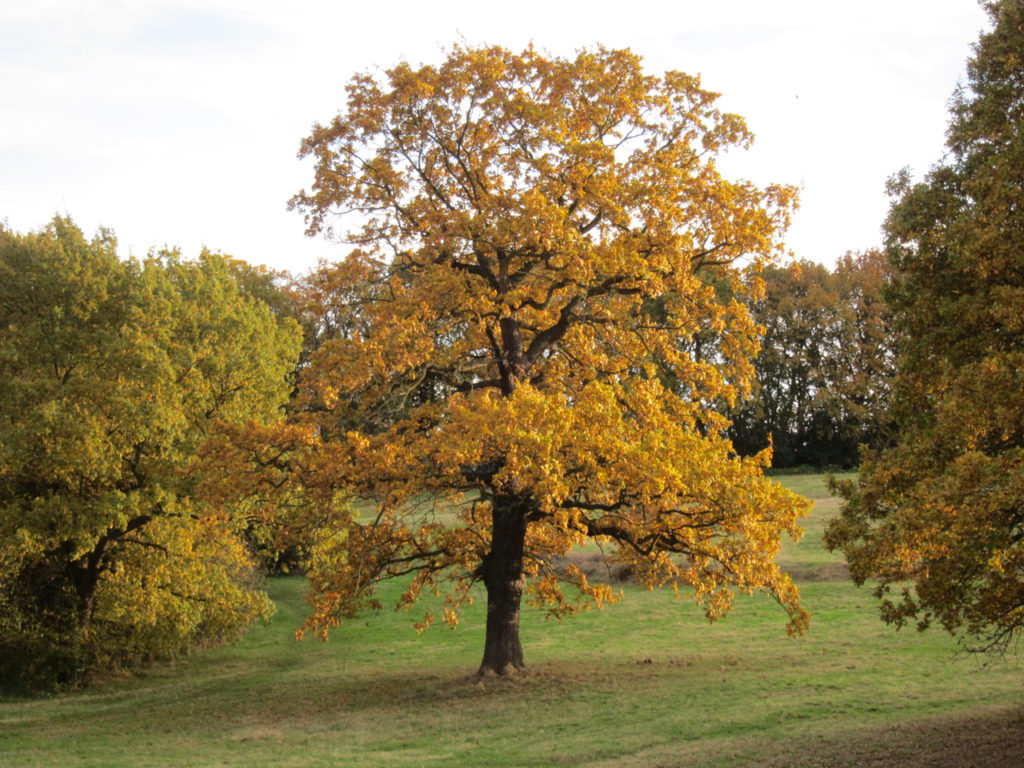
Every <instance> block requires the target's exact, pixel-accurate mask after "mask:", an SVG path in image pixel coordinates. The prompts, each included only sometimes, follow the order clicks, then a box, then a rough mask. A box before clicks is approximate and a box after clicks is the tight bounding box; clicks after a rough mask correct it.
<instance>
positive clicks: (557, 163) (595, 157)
mask: <svg viewBox="0 0 1024 768" xmlns="http://www.w3.org/2000/svg"><path fill="white" fill-rule="evenodd" d="M347 93H348V97H347V102H346V105H345V108H344V110H343V111H342V112H341V113H340V114H339V115H338V116H337V117H336V118H335V119H333V120H331V121H330V122H328V123H327V124H325V125H317V126H315V127H314V129H313V131H312V133H311V135H310V136H309V137H308V138H307V139H305V141H304V142H303V144H302V155H303V156H307V157H311V158H313V160H314V161H315V179H314V182H313V185H312V187H311V188H310V189H309V190H308V191H303V192H300V193H299V194H298V195H296V196H295V197H294V199H293V200H292V205H293V207H294V208H296V209H298V210H300V211H303V212H304V213H305V216H306V221H307V223H308V228H309V233H310V234H311V235H315V234H318V233H326V234H328V235H332V234H342V233H344V234H345V235H346V236H347V238H348V239H349V240H350V241H351V242H353V243H354V244H355V245H356V246H357V250H355V251H353V252H352V253H351V255H350V256H348V258H347V259H345V260H344V261H343V262H341V263H340V264H337V265H335V266H334V267H332V268H330V269H329V270H328V274H325V275H321V277H320V278H319V279H320V280H321V282H322V284H324V285H327V282H328V281H329V283H330V290H329V291H328V292H327V293H326V294H325V295H327V296H341V297H344V300H343V301H340V302H336V303H335V305H334V310H332V311H334V312H335V315H336V317H335V320H334V327H335V328H337V329H338V332H337V333H336V334H334V335H333V336H332V337H331V338H329V339H328V340H326V341H325V342H324V343H323V345H322V346H321V347H320V348H319V350H318V351H317V352H316V353H315V354H314V355H313V356H312V359H311V362H310V365H309V366H308V368H307V369H306V371H305V372H304V375H303V379H302V382H301V385H300V394H299V400H298V403H297V412H298V415H297V416H296V419H295V425H294V428H293V442H292V443H291V444H290V445H289V446H288V447H289V448H290V450H291V454H290V455H291V458H290V459H289V460H288V462H289V463H288V466H289V467H290V469H291V471H293V472H294V473H296V476H297V477H299V478H300V479H301V482H302V485H303V487H304V488H305V490H306V493H307V494H311V495H312V496H316V495H317V494H319V495H320V498H322V499H323V501H324V502H325V503H328V502H330V501H331V500H332V499H336V498H337V497H338V495H339V494H347V495H349V496H351V497H356V498H358V499H360V500H361V502H362V507H361V509H362V513H361V514H356V512H350V513H349V514H348V517H347V518H345V519H340V518H339V520H338V524H339V525H340V526H343V527H342V528H341V531H340V535H339V537H338V545H337V547H334V548H331V547H326V548H324V550H323V551H322V561H321V562H320V563H319V564H317V563H314V567H313V570H312V571H311V583H312V585H313V588H314V591H315V611H314V614H313V616H312V617H311V619H310V621H309V627H310V628H312V629H314V630H317V631H319V632H322V633H325V632H326V631H327V629H328V628H329V627H330V626H332V625H333V624H334V623H336V622H337V620H338V617H339V615H351V614H352V613H354V612H355V611H357V610H359V609H360V608H361V607H364V606H366V605H370V604H374V602H373V601H374V598H373V597H372V588H373V586H374V584H375V583H377V582H379V581H380V580H382V579H385V578H389V577H393V576H400V575H403V574H405V575H408V576H409V577H410V578H411V582H410V585H409V588H408V590H407V592H406V593H405V595H404V597H403V602H405V603H411V602H412V601H414V600H415V598H416V597H417V596H418V595H419V594H420V593H421V592H422V591H423V590H425V589H436V588H440V586H441V584H442V580H443V579H451V582H450V583H451V585H452V587H451V589H450V590H449V591H448V592H447V595H448V599H447V603H446V610H445V618H446V619H447V620H448V621H450V622H454V621H455V620H456V613H455V611H456V609H457V608H458V606H459V605H460V604H461V603H462V602H463V601H464V600H465V599H467V597H468V595H469V592H468V590H469V587H470V585H471V584H472V583H473V582H474V581H481V582H482V583H483V585H484V586H485V588H486V592H487V628H486V640H485V648H484V654H483V660H482V663H481V667H480V670H481V673H489V672H497V673H505V672H508V671H512V670H515V669H518V668H520V667H522V666H523V652H522V647H521V644H520V640H519V630H518V627H519V611H520V602H521V597H522V596H523V594H524V592H525V593H527V594H529V595H532V598H533V599H534V600H536V601H537V602H539V603H541V604H544V605H547V606H548V607H549V608H550V609H551V610H552V612H553V613H555V614H559V615H561V614H564V613H569V612H572V611H573V610H576V609H577V608H579V607H580V605H582V604H590V603H595V602H596V603H598V604H600V603H602V602H605V601H607V600H609V599H611V598H612V597H613V594H612V592H611V590H610V588H609V587H607V586H605V585H599V584H592V583H590V582H589V581H588V580H587V579H586V577H585V576H584V575H583V574H582V573H581V572H580V571H579V570H578V569H576V568H574V567H572V566H571V565H569V566H568V567H565V568H559V567H558V564H559V563H560V562H562V561H561V560H560V559H559V556H561V555H564V554H566V553H567V552H569V551H570V550H571V549H572V548H573V547H574V546H577V545H581V544H583V543H584V542H585V541H587V540H588V539H596V540H598V541H602V542H606V543H609V545H614V553H615V554H614V557H615V558H616V559H618V560H620V561H622V562H623V563H626V564H628V566H629V567H630V568H631V569H632V570H633V573H634V574H635V575H636V577H637V578H638V579H639V580H640V581H641V582H642V583H644V584H647V585H649V586H655V585H672V586H673V587H676V588H686V589H692V590H694V591H695V593H696V596H697V598H698V599H699V600H700V601H702V602H703V603H704V604H705V605H706V610H707V614H708V616H709V617H710V618H717V617H720V616H722V615H723V614H724V613H725V612H726V611H727V610H728V608H729V606H730V600H731V597H732V590H733V589H739V590H741V591H744V592H748V591H752V590H766V591H767V592H769V593H771V594H772V595H774V596H775V598H776V599H777V600H778V601H779V602H780V603H781V605H782V606H783V607H784V609H785V610H786V611H787V612H788V613H789V616H790V619H791V625H790V626H791V629H793V630H794V631H800V630H802V629H803V628H804V627H805V625H806V623H807V614H806V613H805V611H804V610H803V609H802V608H801V606H800V604H799V602H798V595H797V590H796V588H795V587H794V585H793V584H792V583H791V581H790V579H789V578H788V577H787V576H786V575H785V574H784V573H782V572H781V571H780V569H779V568H778V566H777V565H776V564H775V562H774V555H775V552H776V550H777V547H778V544H779V539H780V536H781V534H782V533H788V534H790V535H793V536H796V535H798V533H799V529H798V528H797V527H796V520H797V518H798V516H799V515H800V514H802V513H803V512H804V511H805V509H806V504H805V502H804V501H803V500H801V499H799V498H798V497H796V496H794V495H793V494H791V493H789V492H787V491H785V490H784V489H782V488H781V487H779V486H778V485H775V484H773V483H771V482H769V481H768V480H766V479H765V478H764V477H763V476H762V468H763V466H764V465H765V464H766V463H767V462H768V461H769V458H768V456H767V455H766V454H762V455H759V456H757V457H754V458H750V459H740V458H738V457H737V456H736V455H735V452H734V451H733V449H732V446H731V444H730V442H729V440H728V439H727V438H726V436H725V430H726V428H727V426H728V422H727V420H726V419H725V418H724V417H722V416H721V415H720V414H718V413H716V412H715V411H714V410H713V409H712V408H711V407H710V404H711V403H714V402H716V401H719V400H721V399H725V400H729V401H732V400H734V399H735V398H736V397H738V396H739V395H740V394H742V393H744V392H745V391H746V390H747V388H748V386H749V379H750V374H751V365H750V357H751V355H752V354H753V352H754V350H755V348H756V338H755V336H756V334H755V331H756V328H755V325H754V323H753V322H752V321H751V319H750V316H749V314H748V313H747V311H746V310H745V308H744V306H743V304H742V303H741V302H740V301H737V300H731V301H727V302H723V301H720V300H719V295H718V294H717V293H716V291H715V288H714V283H716V282H717V283H729V284H734V285H733V287H734V290H736V291H742V290H744V289H743V281H742V280H740V279H739V273H740V271H741V270H740V265H741V264H743V265H747V264H749V263H751V262H762V261H767V260H769V259H771V258H773V257H774V256H775V255H776V254H777V253H778V252H779V250H780V236H781V233H782V231H783V230H784V228H785V226H786V224H787V221H788V217H789V212H790V209H791V206H792V204H793V199H794V192H793V190H792V189H790V188H787V187H783V186H769V187H766V188H764V189H759V188H757V187H756V186H754V185H753V184H751V183H748V182H743V181H730V180H727V179H725V178H723V177H722V176H721V175H720V174H719V172H718V169H717V167H716V164H715V158H716V156H717V155H718V154H720V153H721V152H723V151H725V150H727V149H728V148H730V147H745V146H746V145H747V144H748V143H749V142H750V140H751V137H750V134H749V133H748V131H747V129H746V127H745V125H744V123H743V121H742V120H741V119H740V118H739V117H736V116H735V115H731V114H725V113H722V112H720V111H718V110H717V109H716V108H715V98H716V96H715V94H712V93H709V92H708V91H705V90H703V89H702V88H701V87H700V83H699V81H698V80H697V78H694V77H690V76H688V75H685V74H682V73H680V72H667V73H666V74H665V75H664V76H661V77H656V76H651V75H648V74H645V73H644V72H643V71H642V68H641V63H640V60H639V58H638V57H637V56H635V55H633V54H631V53H630V52H628V51H622V50H605V49H598V50H596V51H584V52H581V53H579V54H578V55H577V56H576V57H575V58H570V59H562V58H554V57H547V56H544V55H541V54H540V53H538V52H536V51H534V50H532V49H528V50H526V51H524V52H523V53H521V54H513V53H511V52H509V51H506V50H503V49H501V48H462V47H456V48H455V49H453V50H452V51H451V52H450V54H449V55H448V57H447V59H446V60H445V61H444V62H443V63H442V64H441V65H440V66H436V67H434V66H423V67H420V68H413V67H411V66H409V65H408V64H400V65H399V66H397V67H395V68H393V69H391V70H388V71H387V72H386V73H385V76H384V77H383V78H382V79H380V80H378V79H377V78H375V77H374V76H372V75H360V76H357V77H355V78H353V80H352V81H351V82H350V83H349V85H348V88H347ZM347 214H352V216H351V217H349V218H348V219H346V218H344V217H345V216H346V215H347ZM346 222H350V228H349V229H348V230H347V231H345V230H344V229H343V228H341V229H339V227H341V226H343V225H344V224H345V223H346ZM707 326H712V327H714V328H715V329H717V330H718V331H720V335H721V344H720V349H719V351H718V353H716V354H715V355H712V356H707V357H705V356H701V357H697V356H694V355H692V354H690V351H691V349H692V346H691V345H690V343H689V342H690V341H691V340H692V338H693V336H694V334H696V333H697V332H698V331H699V330H700V329H701V328H704V327H707ZM669 380H671V381H673V382H684V383H685V386H682V387H673V386H669V385H668V384H667V383H666V382H667V381H669ZM236 445H237V443H236ZM253 453H254V456H256V454H257V453H258V452H257V451H255V450H254V452H253ZM282 456H283V454H280V453H278V454H274V455H273V456H268V455H266V454H263V455H262V466H271V465H272V466H273V468H274V471H279V470H280V469H281V467H282V464H281V462H282V461H283V460H284V459H282ZM256 457H257V458H259V457H258V456H256ZM271 459H273V461H271ZM352 509H356V510H358V509H360V506H359V505H355V506H353V507H352ZM560 582H568V583H569V584H571V586H572V590H570V591H569V592H568V593H567V592H566V591H564V590H563V589H562V588H561V587H560V586H559V585H560ZM430 618H431V617H428V621H429V619H430Z"/></svg>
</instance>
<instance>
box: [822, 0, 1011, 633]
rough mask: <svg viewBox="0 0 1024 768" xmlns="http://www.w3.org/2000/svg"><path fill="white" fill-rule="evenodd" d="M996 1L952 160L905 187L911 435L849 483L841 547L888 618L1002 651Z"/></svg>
mask: <svg viewBox="0 0 1024 768" xmlns="http://www.w3.org/2000/svg"><path fill="white" fill-rule="evenodd" d="M986 8H987V11H988V13H989V15H990V18H991V21H992V23H993V28H992V30H991V31H990V32H988V33H986V34H983V35H982V36H981V38H980V40H979V42H978V43H977V45H976V46H975V49H974V56H973V58H972V59H971V60H970V61H969V63H968V87H966V88H964V89H962V90H961V91H959V92H958V93H957V95H956V97H955V99H954V101H953V103H952V107H951V120H950V125H949V130H948V132H947V137H948V140H947V146H948V149H949V154H948V156H947V158H946V159H945V160H944V161H943V162H942V163H940V164H939V165H937V166H935V167H934V168H933V169H932V170H931V171H930V172H929V173H928V175H927V176H926V178H925V179H924V181H923V182H920V183H916V184H915V183H912V182H911V180H910V177H909V174H907V173H902V174H900V175H899V176H898V177H896V178H895V179H894V181H893V184H892V192H893V194H894V198H895V199H894V202H893V205H892V208H891V211H890V214H889V217H888V220H887V221H886V236H887V237H886V241H887V257H888V260H889V264H890V268H891V270H892V276H891V279H890V283H889V286H888V289H887V300H888V302H889V304H890V306H891V308H892V311H893V313H894V315H895V319H896V323H897V328H898V331H899V333H900V348H899V352H900V354H899V358H898V370H897V377H896V380H895V384H894V402H895V405H894V413H895V418H896V421H897V425H898V427H899V436H898V441H897V444H896V445H895V446H894V447H892V448H891V449H888V450H884V451H881V452H879V453H877V454H874V455H871V456H870V457H869V458H868V459H867V460H866V461H865V463H864V465H863V466H862V468H861V470H860V474H859V477H858V482H857V484H856V485H853V484H848V485H846V486H844V488H843V495H844V496H845V499H846V501H845V505H844V507H843V511H842V515H841V517H840V518H839V519H838V520H837V521H836V522H835V523H833V524H832V526H831V527H830V529H829V531H828V543H829V546H831V547H833V548H841V549H842V550H843V551H844V552H845V554H846V556H847V559H848V560H849V562H850V568H851V572H852V574H853V577H854V579H855V580H856V581H857V582H858V583H863V582H865V581H866V580H867V579H870V578H875V579H878V582H877V583H878V586H877V588H876V593H877V595H878V596H879V597H880V598H881V599H882V616H883V618H884V619H885V620H886V621H889V622H893V623H895V624H896V625H897V626H902V625H903V624H905V623H906V622H909V621H916V622H917V625H918V627H919V628H921V629H923V628H925V627H927V626H929V625H930V624H932V623H933V622H937V623H938V624H940V625H941V626H942V627H944V628H945V629H946V630H948V631H949V632H951V633H957V634H960V635H961V639H962V641H963V642H964V643H965V644H966V645H968V646H969V647H972V648H975V649H999V648H1006V647H1007V645H1008V644H1009V643H1010V642H1011V641H1012V640H1013V639H1014V638H1016V637H1018V636H1019V634H1020V631H1021V628H1022V626H1024V578H1022V574H1024V544H1022V542H1024V377H1022V375H1021V372H1022V371H1024V211H1022V208H1021V200H1024V152H1022V148H1024V57H1022V55H1021V52H1022V51H1024V4H1022V3H1021V2H1020V1H1019V0H1015V1H1014V2H1000V3H989V4H987V5H986Z"/></svg>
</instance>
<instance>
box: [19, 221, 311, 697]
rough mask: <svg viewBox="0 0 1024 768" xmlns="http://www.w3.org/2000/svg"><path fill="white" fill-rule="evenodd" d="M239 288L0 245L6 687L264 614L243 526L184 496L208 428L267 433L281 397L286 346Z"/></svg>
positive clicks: (289, 358) (107, 248)
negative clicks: (230, 425) (222, 423)
mask: <svg viewBox="0 0 1024 768" xmlns="http://www.w3.org/2000/svg"><path fill="white" fill-rule="evenodd" d="M248 273H250V270H243V269H241V267H240V265H239V264H238V262H234V261H232V260H229V259H226V258H224V257H221V256H218V255H214V254H210V253H205V252H204V253H203V254H202V255H201V257H200V259H199V260H198V261H196V262H187V261H183V260H181V259H180V258H179V257H178V255H177V254H174V253H161V254H154V255H152V256H150V257H148V258H146V259H143V260H134V259H130V260H121V259H119V258H118V255H117V252H116V241H115V239H114V237H113V235H112V233H110V232H107V231H102V232H100V233H99V234H98V235H97V236H96V237H95V238H94V239H92V240H87V239H86V238H85V237H84V236H83V235H82V232H81V231H80V230H79V229H78V228H77V227H76V226H75V225H74V224H73V223H72V222H71V221H70V220H68V219H65V218H56V219H54V221H53V222H52V223H51V224H50V225H49V226H48V227H46V228H45V229H43V230H41V231H40V232H37V233H32V234H28V235H20V234H18V233H15V232H11V231H8V230H2V231H0V326H2V327H3V329H4V333H3V336H2V340H0V419H2V422H3V429H2V430H0V673H2V678H3V680H4V681H5V682H8V683H20V684H28V685H71V684H75V683H77V682H80V681H81V680H82V679H83V678H84V677H85V676H87V675H88V674H90V673H91V672H94V671H97V670H102V669H107V668H111V667H118V666H122V665H126V664H130V663H132V662H133V661H136V660H138V659H143V658H151V657H154V656H168V655H173V654H175V653H178V652H180V651H182V650H185V649H187V648H189V647H190V646H192V645H194V644H196V643H198V642H208V641H212V640H215V639H218V638H222V637H228V636H231V635H232V634H234V633H236V632H237V631H238V630H239V629H240V628H241V627H244V626H246V625H247V624H248V623H249V622H250V621H251V620H252V619H253V618H254V617H256V616H259V615H265V614H266V613H267V611H269V610H270V607H271V606H270V604H269V601H268V599H267V598H266V596H265V595H264V594H263V592H262V591H261V589H260V587H259V582H258V578H257V576H258V574H256V573H255V571H254V569H253V564H252V560H251V555H250V551H249V547H248V546H247V544H246V542H245V540H244V538H243V536H242V534H243V532H244V530H245V529H246V527H247V525H248V522H247V519H246V515H245V514H244V511H242V512H240V510H239V509H234V508H231V507H230V506H229V505H227V504H221V505H211V504H207V503H204V502H203V500H201V499H200V498H198V497H197V496H196V495H195V494H194V492H193V490H194V488H195V486H196V484H197V483H198V482H199V480H200V479H201V477H202V472H203V469H202V467H199V466H196V465H195V463H194V457H195V454H196V452H197V449H198V447H199V446H200V445H201V444H202V442H203V440H204V438H205V435H206V434H207V432H208V431H209V429H210V427H211V426H212V425H213V424H214V423H215V422H216V421H217V420H226V421H229V422H236V423H241V422H246V421H248V420H257V421H264V422H265V421H269V420H272V419H274V418H276V417H277V416H278V413H279V412H278V409H279V407H280V406H281V405H282V404H283V403H284V402H285V400H286V399H287V397H288V394H289V391H290V387H291V382H290V381H289V374H290V373H291V371H292V368H293V366H294V361H295V357H296V356H297V353H298V330H297V326H296V325H295V323H294V322H293V321H288V320H281V321H280V322H279V321H278V319H277V318H275V316H274V315H273V313H272V312H271V311H270V309H269V308H268V307H267V306H266V305H265V304H264V303H263V302H262V301H260V300H258V299H256V298H254V297H253V296H251V295H247V293H246V289H245V288H244V287H242V282H244V281H242V282H240V279H239V278H240V276H242V275H243V274H248ZM252 274H255V273H252ZM252 274H250V277H251V276H252Z"/></svg>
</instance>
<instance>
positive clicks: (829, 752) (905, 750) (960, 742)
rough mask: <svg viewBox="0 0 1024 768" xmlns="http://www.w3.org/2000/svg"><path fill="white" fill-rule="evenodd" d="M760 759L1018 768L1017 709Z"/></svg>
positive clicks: (866, 766) (766, 766) (773, 766)
mask: <svg viewBox="0 0 1024 768" xmlns="http://www.w3.org/2000/svg"><path fill="white" fill-rule="evenodd" d="M793 746H796V745H792V746H790V747H789V749H788V751H789V754H782V752H781V751H779V752H778V753H775V748H780V749H781V748H783V747H784V745H775V746H774V747H773V748H771V750H770V751H771V752H772V754H761V755H759V756H758V757H757V758H756V760H755V761H753V762H749V763H747V764H748V765H751V766H755V765H756V766H758V767H759V768H812V767H813V768H940V767H941V768H1022V767H1024V716H1022V712H1021V710H1020V709H1018V708H1003V709H994V710H992V711H989V712H984V713H981V714H974V715H969V716H954V717H937V718H933V719H930V720H926V721H923V722H917V723H910V724H901V725H894V726H891V727H886V728H882V729H880V730H879V731H877V732H875V733H873V734H870V735H865V734H848V735H847V736H844V737H841V738H840V739H837V740H835V741H833V740H828V741H821V742H818V743H814V744H804V745H801V746H799V747H797V749H798V750H799V753H797V754H795V753H794V750H793V748H792V747H793Z"/></svg>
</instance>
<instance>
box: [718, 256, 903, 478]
mask: <svg viewBox="0 0 1024 768" xmlns="http://www.w3.org/2000/svg"><path fill="white" fill-rule="evenodd" d="M884 272H885V269H884V257H883V256H882V254H881V253H880V252H878V251H868V252H866V253H862V254H853V253H850V254H846V255H845V256H843V257H842V258H841V259H839V261H838V263H837V264H836V267H835V269H834V270H829V269H828V268H827V267H825V266H824V265H822V264H817V263H815V262H810V261H802V262H799V263H797V264H793V265H791V266H790V267H768V268H767V269H765V270H764V272H763V274H762V275H761V277H762V279H763V281H764V286H765V288H764V295H763V296H762V297H761V298H758V299H756V300H753V301H751V302H750V312H751V314H752V316H753V317H754V319H755V320H756V321H757V322H758V323H759V324H760V325H761V326H763V327H764V334H763V336H762V338H761V350H760V352H759V354H758V356H757V359H756V360H755V362H754V371H755V374H754V379H755V381H754V387H753V391H752V393H751V397H750V398H749V399H748V400H746V401H745V402H743V403H742V404H741V405H740V406H739V407H738V408H737V409H735V410H734V411H733V412H732V413H731V416H732V419H733V425H732V427H731V429H730V435H731V436H732V438H733V442H734V443H735V445H736V448H737V450H738V451H740V453H742V454H744V455H750V454H753V453H756V452H757V451H760V450H763V449H764V448H765V447H766V446H768V445H769V444H771V445H772V446H773V466H775V467H791V466H796V465H803V464H806V465H812V466H818V467H824V466H845V467H852V466H856V465H857V463H858V460H859V449H860V446H862V445H867V446H872V447H877V446H878V445H880V444H881V443H882V442H884V439H885V435H886V425H887V422H888V416H887V404H888V399H889V389H888V387H889V385H888V382H889V380H890V378H891V376H892V372H891V368H892V361H893V341H892V339H893V336H892V329H891V323H890V322H889V320H888V317H887V313H886V311H885V308H884V304H883V301H882V284H883V276H884Z"/></svg>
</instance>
